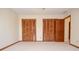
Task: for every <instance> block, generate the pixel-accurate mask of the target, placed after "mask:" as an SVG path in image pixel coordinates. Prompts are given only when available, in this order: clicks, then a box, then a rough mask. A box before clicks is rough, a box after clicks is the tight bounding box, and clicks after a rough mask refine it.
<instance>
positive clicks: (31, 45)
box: [3, 42, 79, 51]
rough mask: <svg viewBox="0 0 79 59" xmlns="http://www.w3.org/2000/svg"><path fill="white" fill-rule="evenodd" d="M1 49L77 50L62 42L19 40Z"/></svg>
mask: <svg viewBox="0 0 79 59" xmlns="http://www.w3.org/2000/svg"><path fill="white" fill-rule="evenodd" d="M3 51H79V49H78V48H76V47H73V46H71V45H69V44H66V43H63V42H19V43H17V44H15V45H13V46H11V47H8V48H7V49H5V50H3Z"/></svg>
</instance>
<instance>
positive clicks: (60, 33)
mask: <svg viewBox="0 0 79 59" xmlns="http://www.w3.org/2000/svg"><path fill="white" fill-rule="evenodd" d="M55 40H56V42H64V20H63V19H59V20H55Z"/></svg>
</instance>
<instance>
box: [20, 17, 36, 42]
mask: <svg viewBox="0 0 79 59" xmlns="http://www.w3.org/2000/svg"><path fill="white" fill-rule="evenodd" d="M26 19H27V20H28V19H29V20H34V21H35V39H34V40H33V41H32V42H36V19H32V18H24V19H23V18H22V19H21V36H22V41H23V27H22V23H23V20H26ZM23 42H24V41H23ZM25 42H31V41H25Z"/></svg>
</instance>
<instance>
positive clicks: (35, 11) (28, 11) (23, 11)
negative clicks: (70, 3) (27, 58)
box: [12, 8, 68, 15]
mask: <svg viewBox="0 0 79 59" xmlns="http://www.w3.org/2000/svg"><path fill="white" fill-rule="evenodd" d="M12 10H13V11H15V12H16V13H17V14H19V15H40V14H41V15H43V14H44V15H51V14H63V13H64V12H66V11H67V10H68V8H12Z"/></svg>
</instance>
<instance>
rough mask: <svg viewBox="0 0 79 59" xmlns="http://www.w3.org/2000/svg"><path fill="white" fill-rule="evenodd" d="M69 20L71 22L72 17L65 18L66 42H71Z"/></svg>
mask: <svg viewBox="0 0 79 59" xmlns="http://www.w3.org/2000/svg"><path fill="white" fill-rule="evenodd" d="M69 22H70V17H68V18H66V19H65V23H64V24H65V26H64V29H65V33H64V40H65V42H66V43H69Z"/></svg>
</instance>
